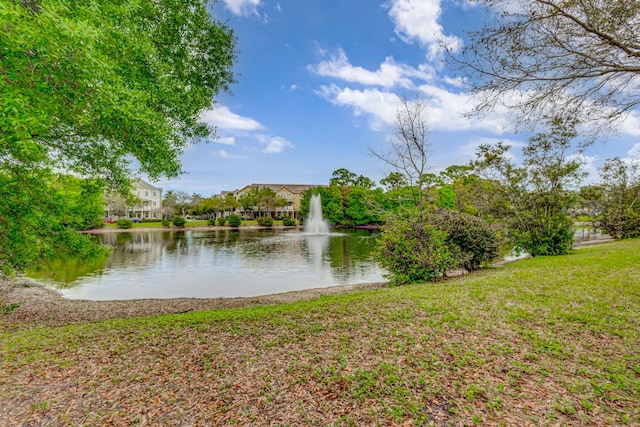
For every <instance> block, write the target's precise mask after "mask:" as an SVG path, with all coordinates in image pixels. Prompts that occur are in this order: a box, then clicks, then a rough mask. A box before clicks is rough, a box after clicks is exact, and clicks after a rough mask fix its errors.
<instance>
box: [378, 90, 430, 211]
mask: <svg viewBox="0 0 640 427" xmlns="http://www.w3.org/2000/svg"><path fill="white" fill-rule="evenodd" d="M426 108H427V102H426V101H425V100H424V99H421V98H415V99H408V98H406V97H404V98H402V100H401V102H400V103H399V105H398V108H397V110H396V121H395V130H396V133H395V135H394V136H393V137H392V138H391V139H390V141H389V145H388V148H387V149H385V150H381V151H375V150H371V153H372V154H373V155H374V156H376V157H377V158H378V159H380V160H382V161H383V162H384V163H386V164H387V165H388V166H390V167H391V168H392V169H393V170H394V171H395V172H397V173H400V174H401V175H402V177H404V180H405V182H407V184H408V187H409V189H410V190H411V197H412V199H413V202H414V203H415V206H416V208H417V212H418V219H419V222H421V221H422V220H423V219H424V213H425V209H426V206H425V202H426V191H427V190H428V183H427V181H425V179H424V178H425V176H427V170H428V160H429V149H430V147H431V142H430V140H429V132H430V127H429V123H428V121H427V118H426V117H425V110H426Z"/></svg>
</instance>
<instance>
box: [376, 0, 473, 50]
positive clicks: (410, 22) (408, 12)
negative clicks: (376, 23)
mask: <svg viewBox="0 0 640 427" xmlns="http://www.w3.org/2000/svg"><path fill="white" fill-rule="evenodd" d="M440 2H441V0H390V1H389V3H388V4H387V6H388V7H389V17H391V20H392V21H393V22H394V23H395V25H396V28H395V32H396V34H397V35H398V37H400V38H401V39H402V40H403V41H404V42H406V43H411V42H412V41H414V40H417V41H418V42H419V43H420V45H421V46H424V47H426V48H427V51H428V56H429V58H431V59H434V58H436V57H437V55H438V53H439V52H440V51H441V47H440V45H441V43H444V44H445V45H447V46H448V47H449V49H451V50H453V51H457V50H459V49H460V48H461V47H462V40H461V39H460V38H458V37H456V36H450V35H445V34H444V32H443V28H442V25H440V23H439V19H440V15H441V14H442V9H441V7H440Z"/></svg>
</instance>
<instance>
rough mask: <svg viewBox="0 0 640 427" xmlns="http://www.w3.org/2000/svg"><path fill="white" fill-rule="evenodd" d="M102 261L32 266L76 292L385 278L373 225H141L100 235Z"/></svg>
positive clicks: (203, 292)
mask: <svg viewBox="0 0 640 427" xmlns="http://www.w3.org/2000/svg"><path fill="white" fill-rule="evenodd" d="M96 238H98V239H100V240H101V241H102V243H103V244H105V245H108V246H110V247H112V248H113V252H112V254H111V256H110V257H109V259H107V260H106V261H104V263H103V264H99V265H92V266H87V265H81V264H78V263H75V264H74V263H65V262H58V263H56V264H55V265H52V266H49V268H48V269H47V268H45V269H42V270H40V271H38V272H31V274H30V275H31V276H32V277H35V278H36V279H38V280H42V281H45V282H47V283H48V284H49V285H50V286H53V287H55V288H56V289H58V290H59V291H60V292H61V293H62V295H63V296H64V297H66V298H70V299H90V300H115V299H138V298H182V297H196V298H216V297H242V296H257V295H266V294H272V293H278V292H286V291H292V290H302V289H311V288H322V287H328V286H335V285H343V284H356V283H368V282H380V281H383V280H384V278H383V273H384V271H383V270H382V269H380V268H379V267H378V266H377V265H376V264H375V263H374V262H373V259H372V256H371V252H372V251H373V248H374V245H375V234H373V233H371V232H369V231H365V230H345V231H344V232H341V233H339V234H338V233H328V234H310V233H307V232H304V233H303V232H300V231H299V230H292V229H272V230H255V229H249V230H243V229H240V230H211V231H195V230H194V231H187V230H185V231H161V230H159V231H137V232H126V233H106V234H102V235H97V236H96Z"/></svg>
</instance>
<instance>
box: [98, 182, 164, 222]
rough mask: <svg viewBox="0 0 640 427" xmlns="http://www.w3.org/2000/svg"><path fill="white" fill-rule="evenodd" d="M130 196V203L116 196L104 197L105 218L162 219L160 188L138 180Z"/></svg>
mask: <svg viewBox="0 0 640 427" xmlns="http://www.w3.org/2000/svg"><path fill="white" fill-rule="evenodd" d="M132 196H133V199H132V201H127V200H125V199H124V198H123V197H120V196H118V195H107V196H105V207H104V210H105V212H104V216H105V218H110V219H118V218H140V219H161V218H162V188H160V187H156V186H154V185H151V184H149V183H148V182H146V181H144V180H142V179H138V180H137V181H136V182H135V183H134V188H133V194H132Z"/></svg>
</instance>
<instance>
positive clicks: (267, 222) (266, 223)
mask: <svg viewBox="0 0 640 427" xmlns="http://www.w3.org/2000/svg"><path fill="white" fill-rule="evenodd" d="M258 225H261V226H263V227H271V226H273V218H271V217H270V216H264V217H261V218H258Z"/></svg>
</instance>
